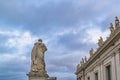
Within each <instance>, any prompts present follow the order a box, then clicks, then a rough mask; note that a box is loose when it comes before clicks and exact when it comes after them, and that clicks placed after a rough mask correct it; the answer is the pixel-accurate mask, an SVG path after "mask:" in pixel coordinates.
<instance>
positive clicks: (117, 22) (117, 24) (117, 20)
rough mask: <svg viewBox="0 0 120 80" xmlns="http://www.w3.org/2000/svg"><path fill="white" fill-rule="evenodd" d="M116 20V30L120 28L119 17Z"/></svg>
mask: <svg viewBox="0 0 120 80" xmlns="http://www.w3.org/2000/svg"><path fill="white" fill-rule="evenodd" d="M115 18H116V19H115V27H116V29H117V28H118V27H120V25H119V24H120V23H119V19H118V17H117V16H116V17H115Z"/></svg>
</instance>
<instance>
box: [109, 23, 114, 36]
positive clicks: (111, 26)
mask: <svg viewBox="0 0 120 80" xmlns="http://www.w3.org/2000/svg"><path fill="white" fill-rule="evenodd" d="M114 31H115V29H114V27H113V24H112V23H110V32H111V34H113V33H114Z"/></svg>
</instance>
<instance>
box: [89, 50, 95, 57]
mask: <svg viewBox="0 0 120 80" xmlns="http://www.w3.org/2000/svg"><path fill="white" fill-rule="evenodd" d="M89 53H90V57H91V56H92V55H93V54H94V50H93V48H91V50H90V52H89Z"/></svg>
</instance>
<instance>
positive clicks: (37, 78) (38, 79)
mask: <svg viewBox="0 0 120 80" xmlns="http://www.w3.org/2000/svg"><path fill="white" fill-rule="evenodd" d="M27 76H28V80H47V78H48V77H49V76H48V75H47V74H43V73H39V72H29V74H27Z"/></svg>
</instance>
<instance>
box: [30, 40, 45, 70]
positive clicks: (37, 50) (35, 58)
mask: <svg viewBox="0 0 120 80" xmlns="http://www.w3.org/2000/svg"><path fill="white" fill-rule="evenodd" d="M46 50H47V48H46V46H45V45H44V44H43V43H39V42H37V43H35V45H34V47H33V50H32V53H31V59H32V63H31V71H39V72H45V62H44V52H45V51H46Z"/></svg>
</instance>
